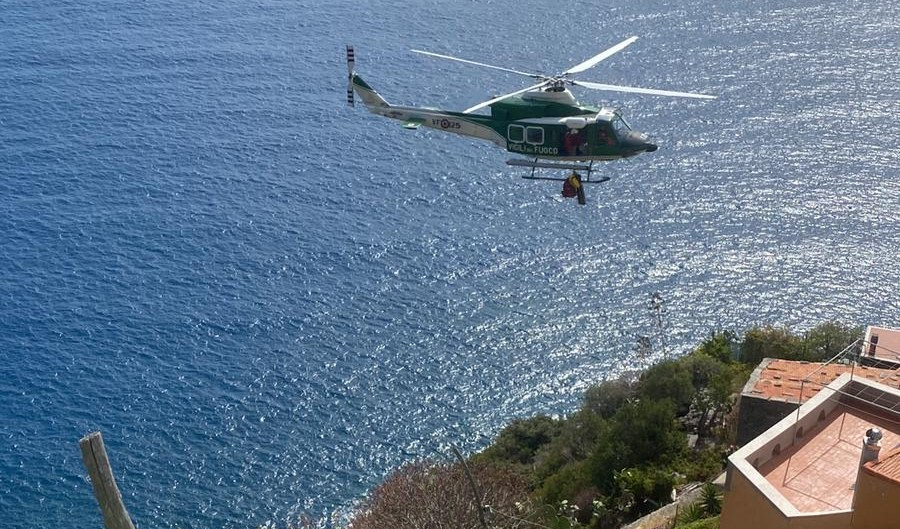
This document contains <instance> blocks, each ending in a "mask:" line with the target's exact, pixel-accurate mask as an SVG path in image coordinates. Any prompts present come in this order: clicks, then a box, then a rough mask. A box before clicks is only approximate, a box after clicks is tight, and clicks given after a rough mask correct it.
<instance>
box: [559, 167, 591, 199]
mask: <svg viewBox="0 0 900 529" xmlns="http://www.w3.org/2000/svg"><path fill="white" fill-rule="evenodd" d="M562 196H564V197H565V198H573V197H578V203H579V204H581V205H582V206H583V205H585V204H586V203H587V201H586V199H585V197H584V186H583V184H582V183H581V175H580V174H578V173H577V172H575V171H572V174H570V175H569V177H568V178H566V179H565V180H564V181H563V189H562Z"/></svg>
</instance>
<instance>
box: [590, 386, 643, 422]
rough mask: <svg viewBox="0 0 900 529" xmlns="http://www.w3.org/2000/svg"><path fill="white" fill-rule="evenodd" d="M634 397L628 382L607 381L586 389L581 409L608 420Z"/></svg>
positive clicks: (633, 389) (632, 389)
mask: <svg viewBox="0 0 900 529" xmlns="http://www.w3.org/2000/svg"><path fill="white" fill-rule="evenodd" d="M634 395H635V388H634V386H632V385H631V384H630V383H629V382H627V381H625V380H621V379H617V380H607V381H605V382H603V383H601V384H599V385H596V386H592V387H590V388H588V390H587V391H586V392H585V393H584V401H583V404H582V406H581V409H582V410H584V411H588V412H591V413H594V414H596V415H597V416H598V417H600V418H602V419H609V418H610V417H612V416H613V415H615V414H616V412H617V411H619V408H621V407H622V405H623V404H625V402H627V401H628V400H629V399H631V398H633V397H634Z"/></svg>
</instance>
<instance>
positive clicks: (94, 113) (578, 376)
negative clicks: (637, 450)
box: [0, 0, 900, 529]
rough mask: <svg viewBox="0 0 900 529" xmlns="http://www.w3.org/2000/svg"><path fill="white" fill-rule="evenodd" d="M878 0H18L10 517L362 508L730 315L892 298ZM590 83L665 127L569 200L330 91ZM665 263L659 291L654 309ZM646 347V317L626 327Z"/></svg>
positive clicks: (640, 330) (250, 522) (0, 455)
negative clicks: (560, 77)
mask: <svg viewBox="0 0 900 529" xmlns="http://www.w3.org/2000/svg"><path fill="white" fill-rule="evenodd" d="M898 17H900V4H898V2H896V1H894V0H890V1H888V2H886V3H885V2H873V1H860V0H840V1H836V0H831V1H813V0H781V1H775V0H760V1H754V2H743V1H736V0H683V1H675V0H663V1H649V0H629V1H623V0H607V1H603V2H596V1H591V2H588V1H582V0H572V1H569V2H550V1H545V0H478V1H474V0H420V1H415V2H412V1H407V2H403V1H399V0H371V1H347V0H334V1H330V2H310V1H309V0H294V1H286V0H256V1H251V2H245V1H234V0H220V1H216V2H211V1H193V0H179V1H173V0H156V1H153V2H124V1H116V0H106V1H100V0H80V1H77V2H76V1H72V0H58V1H55V2H34V1H28V0H19V1H15V0H12V1H10V0H7V1H3V2H0V300H2V301H0V443H2V444H0V527H3V528H8V529H31V528H46V527H82V528H90V527H96V528H100V527H102V518H101V515H100V510H99V509H98V507H97V504H96V502H95V500H94V497H93V494H92V489H91V485H90V482H89V480H88V479H87V476H86V471H85V469H84V467H83V465H82V461H81V455H80V451H79V447H78V441H79V439H80V438H81V437H82V436H84V435H85V434H87V433H89V432H92V431H101V432H102V434H103V436H104V439H105V442H106V447H107V450H108V452H109V455H110V459H111V463H112V468H113V471H114V472H115V475H116V478H117V480H118V484H119V488H120V489H121V491H122V495H123V498H124V501H125V504H126V506H127V508H128V509H129V511H130V513H131V515H132V518H133V519H134V520H135V522H136V524H137V525H138V527H139V528H142V529H147V528H185V529H187V528H197V529H200V528H204V529H212V528H216V529H217V528H228V529H238V528H240V529H244V528H248V529H256V528H259V527H263V526H267V527H285V526H287V525H288V524H292V523H294V524H295V523H297V521H298V520H300V519H303V518H305V517H309V518H311V519H314V520H317V523H318V524H319V526H320V527H330V526H333V525H336V524H340V523H342V521H343V520H345V519H346V517H347V515H348V513H350V512H352V510H353V509H354V507H355V506H357V505H358V504H359V502H360V501H362V499H363V498H364V497H365V494H366V492H367V491H369V490H371V488H372V487H374V486H375V485H376V484H378V483H379V481H380V480H381V479H383V478H384V477H385V476H386V475H387V474H388V473H390V472H391V470H392V469H395V468H397V467H398V466H400V465H402V464H404V463H406V462H410V461H414V460H418V459H422V458H433V459H436V460H442V461H449V460H451V459H452V452H451V447H453V446H456V447H459V448H460V450H462V451H463V452H465V453H472V452H474V451H477V450H479V449H481V448H483V447H484V446H486V445H487V444H488V443H489V442H490V440H491V439H492V438H494V437H495V436H496V434H497V433H498V431H499V430H500V429H501V428H502V427H503V425H504V424H507V423H508V422H509V421H511V420H513V419H516V418H522V417H529V416H533V415H535V414H549V415H552V416H563V415H565V414H567V413H570V412H571V411H573V410H574V409H575V408H577V406H578V405H579V402H580V399H581V395H582V393H583V391H584V390H585V389H586V388H588V387H589V386H590V385H592V384H596V383H598V382H601V381H603V380H606V379H609V378H614V377H618V376H622V375H633V374H634V373H636V372H637V371H638V370H640V369H641V368H643V367H645V366H646V365H648V364H649V363H651V362H654V361H657V360H659V359H661V358H665V357H674V356H677V355H681V354H684V353H685V352H686V351H688V350H690V349H691V347H693V346H695V345H696V344H698V343H700V342H701V341H702V340H703V339H704V338H706V337H707V336H709V335H710V333H711V332H712V331H713V330H716V329H731V330H735V331H737V332H741V331H743V330H745V329H747V328H749V327H751V326H754V325H767V324H771V325H778V326H787V327H790V328H791V329H793V330H795V331H797V332H804V331H805V330H808V329H809V328H811V327H812V326H814V325H816V324H818V323H821V322H824V321H828V320H837V321H840V322H844V323H848V324H854V325H866V324H882V325H891V324H893V325H898V324H900V292H898V288H897V286H898V284H900V175H898V168H900V147H898V138H900V117H898V116H900V84H898V82H897V81H898V79H900V61H898V60H897V51H898V47H900V37H898V36H900V18H898ZM632 35H635V36H638V37H639V39H638V40H637V41H636V42H635V43H634V44H632V45H631V46H630V47H628V48H627V49H626V50H624V51H622V52H620V53H618V54H616V55H615V56H613V57H611V58H609V59H607V60H606V61H604V62H602V63H600V64H599V65H598V66H596V67H595V68H593V69H591V70H589V71H588V72H585V73H583V74H580V75H579V77H578V78H579V79H583V80H589V81H597V82H602V83H611V84H621V85H631V86H639V87H648V88H660V89H668V90H679V91H695V92H703V93H709V94H714V95H716V96H718V99H716V100H710V101H704V100H692V99H680V98H664V97H657V96H642V95H635V94H624V93H612V92H595V91H589V90H579V89H576V92H575V95H576V97H577V98H578V99H579V100H580V101H583V102H585V103H591V104H597V105H607V106H614V107H617V108H620V109H621V110H622V112H623V113H624V114H625V116H626V118H627V119H628V120H629V121H630V122H631V124H632V126H634V127H635V128H637V129H639V130H642V131H645V132H647V133H648V134H650V135H651V137H652V139H653V140H654V141H655V142H656V143H658V144H659V145H660V149H659V150H658V151H657V152H654V153H646V154H642V155H640V156H637V157H635V158H632V159H629V160H623V161H617V162H610V163H605V164H602V165H601V167H600V170H599V172H598V173H597V174H598V175H602V176H608V177H610V180H609V181H608V182H606V183H603V184H599V185H592V186H589V187H588V188H587V198H588V203H587V205H586V206H579V205H577V204H576V202H575V201H574V200H564V199H562V198H561V196H560V190H561V185H560V184H559V183H558V182H535V181H528V180H523V179H522V178H521V176H523V175H526V174H528V173H527V170H525V169H522V168H510V167H507V166H506V165H505V163H504V162H505V160H507V159H508V158H510V157H513V155H511V154H510V153H507V152H505V151H503V150H502V149H499V148H497V147H496V146H494V145H493V144H490V143H486V142H479V141H476V140H473V139H470V138H465V137H460V136H454V135H449V134H442V133H440V132H437V131H431V130H424V129H423V130H419V131H409V130H404V129H403V128H402V127H401V126H400V123H398V122H396V121H391V120H387V119H384V118H380V117H377V116H373V115H371V114H369V113H367V112H366V111H365V109H364V108H363V107H361V106H359V105H357V107H356V108H350V107H348V106H347V104H346V100H345V99H346V92H345V90H346V84H347V67H346V62H345V45H347V44H352V45H354V46H355V49H356V56H357V61H356V67H357V71H358V72H359V73H360V74H361V75H362V76H363V77H364V78H365V79H366V81H367V82H368V83H369V84H371V85H372V86H373V87H374V88H375V89H377V90H378V91H379V92H380V93H381V94H382V95H383V96H384V97H385V98H386V99H387V100H388V101H390V102H392V103H397V104H406V105H419V106H431V107H439V108H446V109H455V110H460V109H463V108H467V107H469V106H472V105H474V104H475V103H477V102H480V101H483V100H486V99H488V98H490V97H492V96H494V95H497V94H501V93H507V92H511V91H514V90H518V89H521V88H524V87H525V86H528V84H530V83H532V82H533V81H531V80H529V79H527V78H523V77H519V76H515V75H511V74H508V73H505V72H502V71H497V70H491V69H487V68H479V67H476V66H472V65H466V64H460V63H453V62H449V61H441V60H439V59H435V58H429V57H424V56H421V55H415V54H412V53H410V51H409V50H410V49H411V48H416V49H425V50H429V51H432V52H435V53H442V54H450V55H455V56H458V57H462V58H466V59H469V60H473V61H479V62H484V63H488V64H491V65H496V66H501V67H506V68H512V69H517V70H524V71H528V72H539V73H549V74H554V73H558V72H561V71H564V70H566V69H568V68H569V67H571V66H573V65H575V64H578V63H580V62H582V61H583V60H585V59H587V58H588V57H591V56H593V55H594V54H596V53H598V52H599V51H601V50H603V49H606V48H608V47H610V46H612V45H614V44H616V43H618V42H620V41H622V40H624V39H626V38H628V37H630V36H632ZM654 294H658V298H659V299H661V303H660V304H659V306H658V309H654V308H653V304H652V299H653V297H654ZM641 342H643V343H645V344H646V343H647V342H649V343H650V347H639V346H638V344H639V343H641Z"/></svg>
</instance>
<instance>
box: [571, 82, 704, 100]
mask: <svg viewBox="0 0 900 529" xmlns="http://www.w3.org/2000/svg"><path fill="white" fill-rule="evenodd" d="M569 82H570V83H572V84H575V85H578V86H583V87H585V88H593V89H594V90H608V91H611V92H630V93H634V94H649V95H653V96H671V97H693V98H695V99H715V98H716V96H710V95H706V94H694V93H690V92H673V91H671V90H655V89H653V88H637V87H634V86H618V85H614V84H601V83H592V82H590V81H569Z"/></svg>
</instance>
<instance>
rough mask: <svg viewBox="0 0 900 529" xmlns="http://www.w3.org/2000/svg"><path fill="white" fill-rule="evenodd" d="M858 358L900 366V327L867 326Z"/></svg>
mask: <svg viewBox="0 0 900 529" xmlns="http://www.w3.org/2000/svg"><path fill="white" fill-rule="evenodd" d="M859 359H860V361H861V362H862V363H863V364H867V365H872V366H878V367H886V368H889V369H897V368H900V329H892V328H890V327H875V326H872V325H870V326H869V327H867V328H866V337H865V340H864V341H863V350H862V354H860V357H859ZM898 526H900V524H898Z"/></svg>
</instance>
